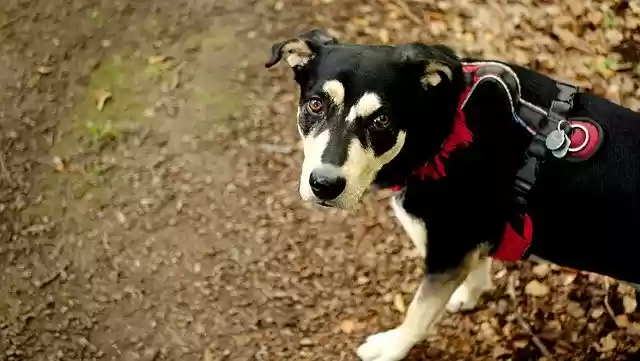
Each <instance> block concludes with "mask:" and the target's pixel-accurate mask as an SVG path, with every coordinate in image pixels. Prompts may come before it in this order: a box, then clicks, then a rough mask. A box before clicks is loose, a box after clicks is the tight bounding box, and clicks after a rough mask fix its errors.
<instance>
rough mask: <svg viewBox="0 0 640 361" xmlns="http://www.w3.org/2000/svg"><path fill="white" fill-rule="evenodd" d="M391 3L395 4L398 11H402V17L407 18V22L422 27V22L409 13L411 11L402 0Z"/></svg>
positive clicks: (411, 12) (394, 0)
mask: <svg viewBox="0 0 640 361" xmlns="http://www.w3.org/2000/svg"><path fill="white" fill-rule="evenodd" d="M391 1H393V3H394V4H396V6H398V7H399V8H400V10H402V12H403V13H404V16H406V17H407V18H409V20H411V21H413V22H414V23H415V24H416V25H424V22H423V21H422V20H421V19H420V18H419V17H417V16H415V15H414V14H413V11H411V9H410V8H409V5H407V3H405V2H404V1H403V0H391Z"/></svg>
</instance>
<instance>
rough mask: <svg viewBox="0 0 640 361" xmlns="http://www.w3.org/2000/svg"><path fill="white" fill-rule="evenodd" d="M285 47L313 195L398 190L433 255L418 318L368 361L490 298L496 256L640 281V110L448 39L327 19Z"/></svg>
mask: <svg viewBox="0 0 640 361" xmlns="http://www.w3.org/2000/svg"><path fill="white" fill-rule="evenodd" d="M281 59H284V60H285V61H286V62H287V63H288V64H289V65H290V66H291V67H292V69H293V74H294V77H295V81H296V82H297V83H298V85H299V86H300V101H299V108H298V123H297V124H298V130H299V132H300V135H301V136H302V139H303V142H304V162H303V165H302V176H301V180H300V194H301V196H302V198H303V199H305V200H309V201H314V202H317V203H319V204H321V205H325V206H333V207H339V208H349V207H352V206H354V205H356V204H357V203H358V202H359V200H360V199H361V197H362V196H363V194H364V193H365V191H367V189H369V188H371V187H382V188H387V187H396V189H397V192H396V193H395V195H394V197H393V199H392V202H391V206H392V207H393V210H394V212H395V214H396V216H397V218H398V219H399V221H400V223H401V224H402V226H403V228H404V230H405V231H406V232H407V234H408V235H409V237H410V238H411V240H412V242H413V244H414V245H415V246H416V247H417V249H418V250H419V252H420V253H421V255H422V256H423V257H424V258H425V262H426V264H425V265H426V275H425V277H424V279H423V281H422V284H421V285H420V286H419V288H418V290H417V291H416V294H415V297H414V299H413V301H412V302H411V305H410V306H409V308H408V310H407V313H406V316H405V319H404V321H403V322H402V324H401V325H399V326H398V327H397V328H395V329H392V330H389V331H386V332H381V333H378V334H375V335H372V336H370V337H368V338H367V340H366V342H365V343H364V344H362V345H361V346H360V347H359V348H358V350H357V354H358V356H359V357H360V358H361V359H362V360H365V361H397V360H401V359H402V358H404V357H405V356H406V354H407V353H408V351H409V350H410V349H411V348H412V347H413V346H414V345H415V344H416V343H417V342H419V341H421V340H423V339H424V338H425V337H426V335H427V334H428V332H429V329H430V326H432V325H433V324H434V323H435V322H436V321H437V320H438V318H439V316H440V315H441V314H442V313H443V311H444V310H445V309H449V310H450V311H456V310H460V309H471V308H473V307H475V305H476V303H477V301H478V298H479V296H480V295H481V294H482V292H484V291H486V290H489V289H491V288H492V286H493V285H492V280H491V274H490V269H491V258H492V257H497V258H501V259H506V260H517V259H525V258H532V257H537V258H540V259H544V260H548V261H550V262H553V263H556V264H560V265H564V266H567V267H572V268H575V269H581V270H586V271H592V272H596V273H600V274H604V275H608V276H611V277H614V278H617V279H619V280H622V281H626V282H629V283H640V266H639V265H638V264H640V239H639V238H638V237H639V231H640V114H638V113H636V112H633V111H631V110H629V109H626V108H623V107H621V106H619V105H616V104H614V103H612V102H610V101H608V100H605V99H602V98H599V97H597V96H594V95H592V94H589V93H584V92H579V91H577V89H575V88H573V87H572V86H570V85H568V84H563V83H559V82H557V81H555V80H553V79H551V78H549V77H547V76H545V75H542V74H540V73H537V72H534V71H531V70H528V69H524V68H522V67H518V66H515V65H511V64H505V63H501V62H493V61H478V60H472V59H460V58H459V57H458V56H456V54H455V53H454V52H453V51H452V50H451V49H449V48H448V47H446V46H443V45H426V44H421V43H411V44H404V45H399V46H388V45H358V44H341V43H339V42H338V41H337V40H336V39H335V38H333V37H331V36H329V35H327V34H325V33H323V32H322V31H320V30H312V31H310V32H308V33H305V34H302V35H300V36H299V37H297V38H293V39H290V40H287V41H284V42H281V43H277V44H274V45H273V47H272V55H271V59H270V60H269V61H268V62H267V63H266V64H265V66H266V67H271V66H273V65H275V64H276V63H278V62H279V61H280V60H281ZM427 230H428V231H427ZM427 235H428V237H427ZM636 262H638V264H636Z"/></svg>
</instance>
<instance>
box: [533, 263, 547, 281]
mask: <svg viewBox="0 0 640 361" xmlns="http://www.w3.org/2000/svg"><path fill="white" fill-rule="evenodd" d="M550 270H551V268H550V267H549V265H548V264H546V263H540V264H537V265H535V266H534V267H533V268H532V269H531V271H532V272H533V274H534V275H536V276H538V277H540V278H544V277H546V276H547V275H548V274H549V271H550Z"/></svg>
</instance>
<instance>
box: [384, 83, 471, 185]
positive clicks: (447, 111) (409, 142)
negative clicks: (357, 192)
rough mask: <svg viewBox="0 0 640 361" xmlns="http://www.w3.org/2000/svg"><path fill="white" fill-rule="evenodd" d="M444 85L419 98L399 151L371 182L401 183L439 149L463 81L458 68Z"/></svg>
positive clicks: (449, 128) (448, 126)
mask: <svg viewBox="0 0 640 361" xmlns="http://www.w3.org/2000/svg"><path fill="white" fill-rule="evenodd" d="M457 75H458V74H456V76H455V78H456V79H455V81H454V82H453V83H452V84H450V85H449V86H448V87H447V88H446V89H442V91H440V92H439V96H436V97H434V95H433V94H429V95H428V96H425V97H424V98H423V99H420V101H421V103H420V104H421V105H420V106H418V107H417V108H418V109H420V110H421V111H420V112H416V114H412V115H410V117H411V119H409V120H408V123H409V124H410V125H409V127H408V129H407V137H406V141H405V144H404V146H403V148H402V151H401V152H400V153H399V154H398V156H396V157H395V158H394V160H393V161H391V162H390V163H388V164H386V165H385V166H384V167H383V168H382V169H381V170H380V171H379V172H378V175H377V177H376V180H375V182H374V184H375V186H376V187H378V188H388V187H392V186H397V185H401V184H404V183H405V181H406V180H407V179H408V178H409V177H410V176H411V174H412V173H413V172H414V171H416V170H417V169H419V168H420V167H422V166H424V165H425V164H426V163H427V162H429V161H430V160H432V159H433V157H434V156H435V155H436V154H437V153H438V152H439V151H440V150H441V147H442V144H443V143H444V141H445V140H446V139H447V137H449V135H451V132H452V129H453V124H454V119H455V117H456V113H457V111H458V103H459V99H460V96H461V94H462V91H463V90H464V82H463V80H462V72H461V71H460V76H457Z"/></svg>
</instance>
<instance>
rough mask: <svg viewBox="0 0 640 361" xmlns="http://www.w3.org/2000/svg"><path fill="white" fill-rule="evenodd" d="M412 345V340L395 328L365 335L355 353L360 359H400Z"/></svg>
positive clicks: (381, 360) (390, 360) (377, 360)
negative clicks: (363, 340) (365, 337)
mask: <svg viewBox="0 0 640 361" xmlns="http://www.w3.org/2000/svg"><path fill="white" fill-rule="evenodd" d="M412 347H413V342H411V341H410V339H409V338H408V337H407V336H406V334H405V333H404V332H403V331H402V330H401V329H398V328H396V329H393V330H389V331H386V332H380V333H376V334H373V335H371V336H369V337H367V339H366V340H365V342H364V343H363V344H362V345H360V347H358V350H357V351H356V354H357V355H358V357H360V359H361V360H362V361H400V360H402V359H403V358H404V357H405V356H407V354H408V353H409V350H411V348H412Z"/></svg>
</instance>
